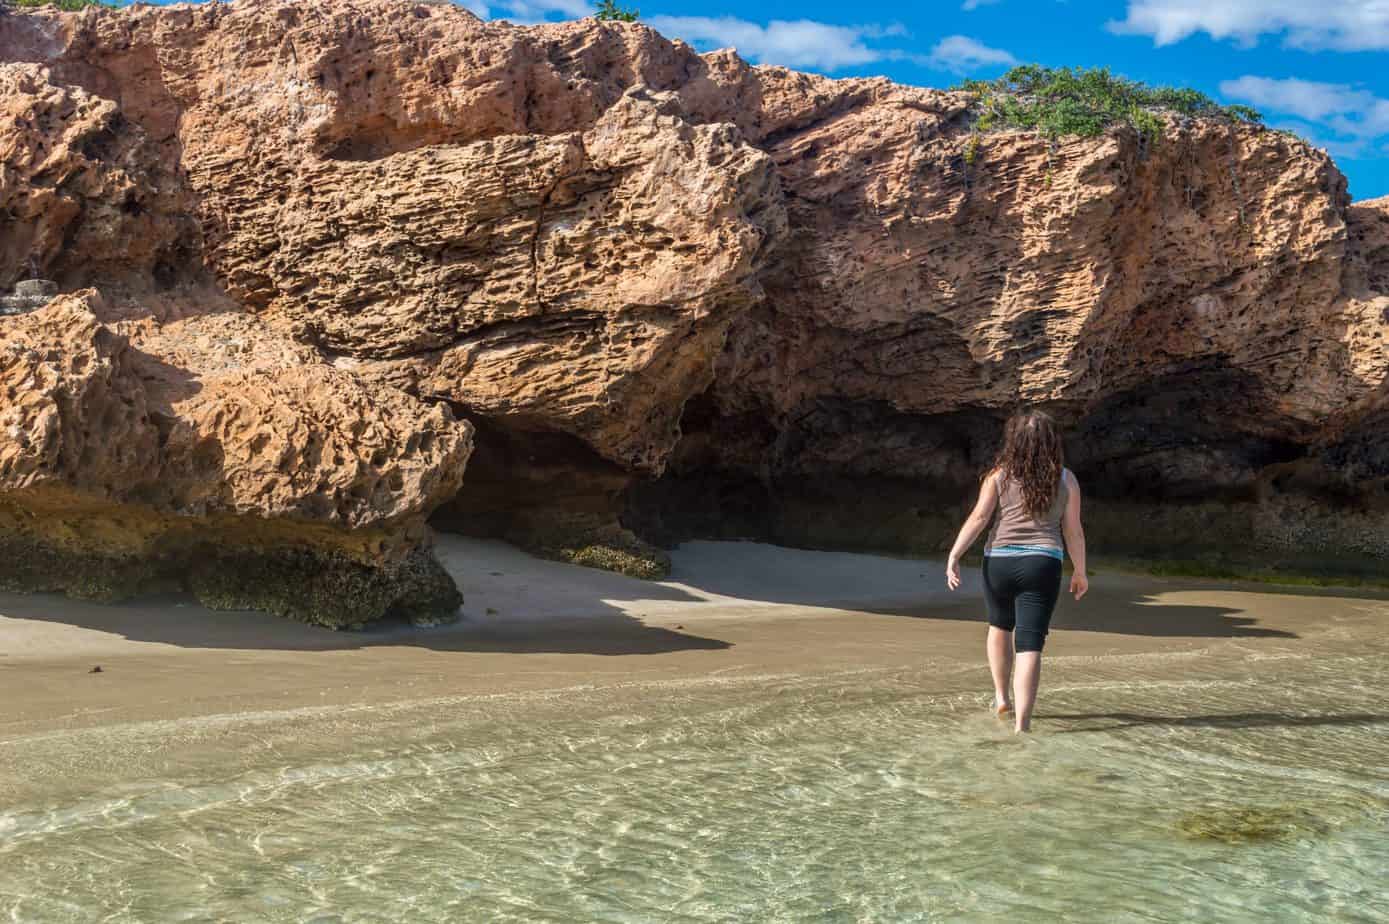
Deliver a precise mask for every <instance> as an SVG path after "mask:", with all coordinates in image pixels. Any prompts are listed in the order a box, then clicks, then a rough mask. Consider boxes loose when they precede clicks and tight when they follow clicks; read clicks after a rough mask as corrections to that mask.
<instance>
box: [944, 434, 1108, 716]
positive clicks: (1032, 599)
mask: <svg viewBox="0 0 1389 924" xmlns="http://www.w3.org/2000/svg"><path fill="white" fill-rule="evenodd" d="M995 509H997V511H998V521H997V522H996V523H995V524H994V528H993V530H992V532H990V533H989V539H988V542H987V543H986V544H985V546H984V599H985V600H986V601H987V602H988V608H989V638H988V644H987V647H988V652H989V670H990V671H991V672H992V673H993V679H994V711H995V712H996V713H997V714H998V715H999V717H1000V718H1002V717H1003V716H1005V715H1007V713H1008V712H1009V711H1010V710H1013V709H1014V707H1016V712H1015V713H1014V726H1013V730H1014V731H1015V732H1025V731H1029V730H1030V729H1031V727H1032V707H1033V704H1034V703H1035V702H1036V700H1037V682H1038V680H1040V679H1041V672H1042V645H1043V643H1044V642H1045V641H1046V637H1047V629H1048V627H1049V626H1050V625H1051V611H1052V610H1053V609H1054V608H1055V607H1056V598H1057V597H1058V596H1059V595H1060V593H1061V563H1062V561H1064V559H1065V554H1066V552H1070V554H1071V564H1072V565H1073V566H1074V569H1075V570H1074V573H1073V574H1072V575H1071V593H1073V594H1075V598H1076V599H1077V600H1079V599H1080V598H1081V597H1083V596H1085V592H1086V591H1087V590H1089V588H1090V584H1089V581H1087V580H1086V577H1085V531H1084V530H1083V529H1081V526H1080V485H1079V484H1078V483H1077V482H1076V478H1075V475H1073V474H1071V472H1070V470H1069V469H1067V468H1066V467H1065V460H1064V458H1063V454H1062V449H1061V434H1060V433H1059V432H1058V431H1057V427H1056V421H1054V420H1052V418H1051V416H1050V415H1049V414H1044V413H1042V412H1041V411H1028V412H1026V413H1022V414H1018V415H1016V416H1015V417H1013V418H1012V419H1011V420H1009V421H1008V425H1007V427H1006V428H1005V429H1004V431H1003V448H1002V449H1001V450H999V453H998V458H997V459H995V460H994V464H993V467H992V468H991V469H989V471H988V473H987V474H986V475H985V476H984V482H983V486H982V487H981V488H980V490H979V502H978V503H976V504H975V505H974V512H973V513H971V514H970V515H969V519H967V520H965V525H964V526H963V527H961V528H960V535H959V536H958V537H957V538H956V539H955V546H954V548H952V549H951V550H950V560H949V562H948V563H947V564H946V566H945V580H946V583H947V584H949V585H950V589H951V590H954V589H955V588H957V587H959V586H960V557H961V556H962V555H964V553H965V552H967V551H968V550H969V547H970V546H972V545H973V544H974V540H975V539H978V538H979V534H980V533H981V532H983V531H984V527H985V526H987V525H988V524H989V520H990V519H992V518H993V515H994V510H995ZM1063 540H1064V544H1063ZM1015 651H1016V652H1017V655H1016V661H1017V673H1016V674H1013V702H1012V704H1010V703H1009V698H1008V676H1009V674H1010V673H1012V672H1013V661H1014V652H1015Z"/></svg>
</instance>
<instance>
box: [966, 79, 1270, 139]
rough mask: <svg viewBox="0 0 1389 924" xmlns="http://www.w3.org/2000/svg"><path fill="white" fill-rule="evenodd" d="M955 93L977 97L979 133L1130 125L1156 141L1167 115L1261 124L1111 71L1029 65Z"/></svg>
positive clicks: (1194, 94) (1198, 97)
mask: <svg viewBox="0 0 1389 924" xmlns="http://www.w3.org/2000/svg"><path fill="white" fill-rule="evenodd" d="M955 89H957V90H963V91H965V92H967V93H970V94H973V95H974V97H975V99H974V109H975V128H976V130H977V131H980V132H988V131H994V130H998V129H1009V128H1013V129H1024V130H1032V131H1037V132H1040V133H1041V134H1043V135H1045V136H1046V137H1048V138H1060V137H1064V136H1077V135H1078V136H1081V137H1087V138H1088V137H1093V136H1095V135H1100V134H1103V133H1104V132H1105V131H1107V130H1108V129H1109V128H1110V127H1112V126H1115V125H1129V126H1131V127H1132V128H1133V129H1135V130H1136V131H1138V132H1139V133H1140V134H1142V135H1143V136H1145V137H1147V138H1149V139H1154V138H1156V137H1157V136H1158V135H1160V134H1161V133H1162V126H1163V113H1176V114H1178V115H1183V116H1191V117H1200V118H1214V119H1223V120H1225V121H1229V122H1240V123H1246V124H1251V125H1261V124H1262V123H1263V117H1262V116H1261V115H1260V114H1259V113H1258V111H1257V110H1255V109H1252V108H1250V107H1249V106H1222V105H1221V104H1219V103H1217V102H1216V101H1215V100H1213V99H1211V98H1210V97H1209V96H1207V95H1206V94H1204V93H1202V92H1200V91H1199V90H1193V89H1190V88H1189V87H1152V86H1148V85H1147V84H1144V83H1140V82H1138V81H1136V80H1128V79H1126V78H1123V77H1118V76H1115V75H1114V74H1111V73H1110V72H1109V68H1107V67H1097V68H1072V67H1042V66H1041V65H1039V64H1024V65H1022V66H1020V67H1015V68H1013V69H1012V70H1010V71H1009V72H1008V73H1006V74H1004V75H1003V76H1002V77H999V78H997V79H995V80H966V81H964V82H963V83H961V84H959V85H958V86H957V87H956V88H955Z"/></svg>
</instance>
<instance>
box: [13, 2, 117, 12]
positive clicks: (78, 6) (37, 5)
mask: <svg viewBox="0 0 1389 924" xmlns="http://www.w3.org/2000/svg"><path fill="white" fill-rule="evenodd" d="M7 6H12V7H14V8H15V9H17V10H37V9H41V8H42V7H46V6H51V7H53V8H54V9H55V10H66V11H68V12H70V13H73V12H77V11H78V10H85V9H87V8H88V7H94V6H95V7H114V6H116V4H115V3H107V2H105V0H0V8H3V7H7Z"/></svg>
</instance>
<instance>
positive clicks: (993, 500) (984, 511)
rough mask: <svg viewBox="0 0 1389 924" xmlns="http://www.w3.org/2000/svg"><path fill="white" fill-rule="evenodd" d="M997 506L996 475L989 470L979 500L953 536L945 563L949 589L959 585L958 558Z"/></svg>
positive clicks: (946, 581)
mask: <svg viewBox="0 0 1389 924" xmlns="http://www.w3.org/2000/svg"><path fill="white" fill-rule="evenodd" d="M997 506H998V476H997V474H996V473H995V472H990V473H989V474H988V475H987V476H985V478H984V483H983V484H981V485H980V486H979V500H978V501H976V502H975V504H974V509H973V510H972V511H970V514H969V517H968V518H967V519H966V520H965V524H964V525H963V526H961V527H960V534H959V535H958V536H956V537H955V544H954V545H953V546H952V547H951V549H950V557H949V558H948V559H947V560H946V563H945V584H946V586H947V587H949V588H950V589H951V590H954V589H955V588H957V587H959V586H960V559H961V558H963V557H964V554H965V552H968V551H969V547H970V546H972V545H974V540H976V539H978V538H979V534H980V533H982V532H983V531H984V530H985V529H986V528H987V527H988V525H989V520H991V519H993V515H994V508H995V507H997Z"/></svg>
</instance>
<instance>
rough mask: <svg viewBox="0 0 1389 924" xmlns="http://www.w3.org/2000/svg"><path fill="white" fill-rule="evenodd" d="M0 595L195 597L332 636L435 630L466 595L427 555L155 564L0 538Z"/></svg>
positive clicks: (274, 553) (202, 549) (243, 556)
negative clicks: (380, 627)
mask: <svg viewBox="0 0 1389 924" xmlns="http://www.w3.org/2000/svg"><path fill="white" fill-rule="evenodd" d="M0 590H5V591H17V592H21V593H61V594H66V595H67V596H69V597H73V598H75V599H81V600H92V601H96V602H99V603H114V602H119V601H122V600H129V599H131V598H134V597H137V596H140V595H142V594H148V593H154V592H163V591H178V590H188V591H190V592H192V594H193V595H194V596H195V597H197V598H198V601H199V602H200V603H202V604H203V605H204V606H206V607H208V608H209V609H215V610H258V611H261V612H266V613H273V614H275V615H277V616H284V617H286V618H289V619H295V620H298V621H300V622H307V623H310V624H313V625H319V626H325V627H327V628H332V629H344V628H359V627H361V626H363V625H365V624H366V623H368V622H372V621H374V620H377V619H381V618H382V617H396V618H403V619H407V620H409V621H410V622H411V623H412V624H414V625H419V626H431V625H438V624H440V623H444V622H450V621H452V620H454V619H457V618H458V608H459V606H460V605H461V604H462V602H463V595H462V594H460V593H459V592H458V587H457V585H455V584H454V581H453V578H452V577H451V576H450V575H449V573H448V572H447V571H446V570H444V567H443V566H442V565H441V564H439V562H438V561H437V560H436V559H435V558H434V556H433V555H432V554H430V552H429V551H428V550H426V549H415V550H414V551H412V552H410V553H409V554H407V555H405V556H404V557H403V558H402V559H400V560H399V561H395V562H386V563H382V564H367V563H364V562H360V561H357V560H355V559H352V558H349V557H347V556H345V555H342V554H339V553H334V552H330V551H323V550H319V549H313V548H292V547H291V548H286V547H267V548H264V549H259V550H247V549H225V548H209V547H208V546H207V545H205V544H198V545H186V546H182V547H180V548H179V549H178V550H177V551H176V552H172V551H166V552H165V553H163V554H151V555H147V556H134V555H118V554H109V553H108V554H102V553H96V552H87V551H80V550H75V549H69V548H64V547H62V546H58V545H54V544H52V543H48V542H44V541H40V540H38V539H35V538H33V537H31V536H26V535H17V534H12V533H0Z"/></svg>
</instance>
